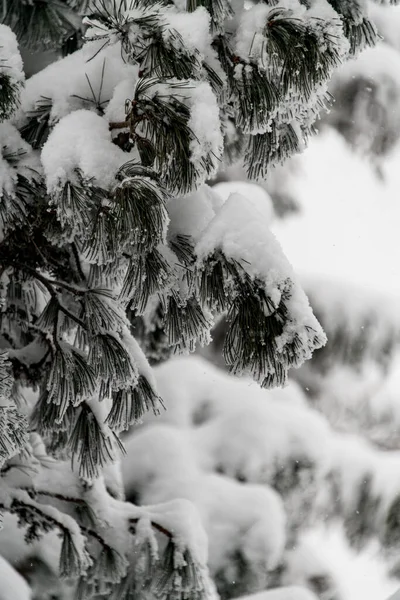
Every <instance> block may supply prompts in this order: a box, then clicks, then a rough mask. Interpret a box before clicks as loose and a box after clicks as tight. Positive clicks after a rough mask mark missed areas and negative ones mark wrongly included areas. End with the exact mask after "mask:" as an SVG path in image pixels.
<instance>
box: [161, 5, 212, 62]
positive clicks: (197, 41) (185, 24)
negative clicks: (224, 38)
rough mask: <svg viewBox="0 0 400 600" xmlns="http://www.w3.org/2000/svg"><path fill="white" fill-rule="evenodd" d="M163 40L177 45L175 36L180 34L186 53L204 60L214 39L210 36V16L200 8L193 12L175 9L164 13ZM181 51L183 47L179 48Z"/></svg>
mask: <svg viewBox="0 0 400 600" xmlns="http://www.w3.org/2000/svg"><path fill="white" fill-rule="evenodd" d="M163 25H164V26H163V34H162V35H163V39H164V41H165V42H166V43H170V44H172V45H174V44H175V39H174V34H175V32H178V33H179V35H180V37H181V39H182V41H183V44H184V48H185V51H186V52H188V53H191V54H199V55H200V56H199V58H200V59H201V60H204V58H205V56H206V55H207V53H208V52H209V46H210V45H211V42H212V39H211V35H210V14H209V12H208V11H207V10H206V9H205V8H204V7H203V6H199V7H198V8H196V10H195V11H193V12H190V13H189V12H178V11H176V10H175V9H169V10H166V11H165V12H164V13H163ZM177 50H178V51H179V50H181V46H178V47H177Z"/></svg>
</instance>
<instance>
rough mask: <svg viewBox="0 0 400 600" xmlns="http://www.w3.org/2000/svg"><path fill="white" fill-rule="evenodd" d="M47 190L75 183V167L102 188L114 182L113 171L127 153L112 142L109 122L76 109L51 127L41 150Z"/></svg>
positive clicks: (124, 160) (125, 159) (125, 160)
mask: <svg viewBox="0 0 400 600" xmlns="http://www.w3.org/2000/svg"><path fill="white" fill-rule="evenodd" d="M41 160H42V164H43V169H44V173H45V176H46V184H47V189H48V191H49V193H55V192H57V191H58V189H59V188H60V187H62V186H63V185H64V184H65V183H66V182H67V181H72V182H74V180H75V178H76V175H75V170H76V169H79V170H80V171H81V172H82V174H83V176H84V177H86V178H88V179H91V178H94V179H95V184H96V185H98V186H100V187H103V188H104V189H108V188H110V187H111V186H112V185H113V184H114V182H115V174H116V172H117V171H118V169H119V167H121V165H122V164H124V163H125V162H127V155H126V153H124V152H123V151H122V150H121V149H120V148H119V147H118V146H117V145H115V144H113V143H112V141H111V134H110V131H109V129H108V123H107V121H106V120H105V119H104V118H103V117H100V116H99V115H96V114H95V113H93V112H91V111H89V110H76V111H74V112H73V113H71V114H70V115H68V116H66V117H64V118H63V119H62V120H61V121H60V122H59V123H58V124H57V125H56V126H55V127H54V129H53V131H52V133H51V134H50V136H49V139H48V140H47V142H46V144H45V145H44V147H43V150H42V153H41Z"/></svg>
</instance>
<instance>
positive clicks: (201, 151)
mask: <svg viewBox="0 0 400 600" xmlns="http://www.w3.org/2000/svg"><path fill="white" fill-rule="evenodd" d="M189 98H190V101H189V102H190V119H189V123H188V126H189V128H190V130H191V131H192V132H193V134H194V138H195V139H193V140H192V141H191V143H190V151H191V156H190V160H191V162H192V163H193V164H194V165H195V166H196V169H197V170H198V171H199V172H200V173H203V180H204V181H205V180H206V179H208V178H209V177H212V176H213V175H215V173H216V172H217V170H218V167H219V164H220V160H221V157H222V150H223V136H222V131H221V125H220V119H219V107H218V103H217V99H216V97H215V94H214V93H213V91H212V89H211V87H210V85H209V84H208V83H206V82H204V81H203V82H200V83H197V84H196V85H195V86H193V87H192V88H191V89H189ZM205 156H210V158H211V162H212V167H213V170H212V171H208V172H205V171H204V167H203V166H202V165H203V162H204V157H205Z"/></svg>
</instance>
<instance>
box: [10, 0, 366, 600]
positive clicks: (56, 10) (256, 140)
mask: <svg viewBox="0 0 400 600" xmlns="http://www.w3.org/2000/svg"><path fill="white" fill-rule="evenodd" d="M68 6H69V8H71V9H72V10H75V9H77V10H79V11H82V12H87V16H86V17H85V19H84V26H85V28H86V31H85V39H86V42H85V44H84V45H83V47H82V48H81V49H79V50H77V51H75V52H74V53H72V54H71V55H70V56H68V57H66V58H64V59H63V60H61V61H59V62H55V63H54V64H52V65H50V66H49V67H47V68H46V69H44V70H43V71H41V72H40V73H38V74H37V75H35V76H34V77H32V78H31V79H29V80H28V81H26V82H25V85H24V77H23V72H22V62H21V59H20V56H19V53H18V48H17V37H18V38H19V39H20V41H21V42H23V43H26V44H28V45H31V46H32V47H34V48H35V47H41V45H42V44H43V43H44V44H47V42H48V43H49V44H53V42H54V44H57V43H58V41H59V40H60V39H61V38H65V39H66V38H68V36H69V35H70V33H71V29H70V27H69V26H68V24H67V23H69V21H68V19H67V17H66V13H65V10H66V9H68ZM364 8H365V7H364V3H363V2H358V1H356V2H349V1H348V0H330V1H329V2H328V1H327V0H315V1H308V0H302V1H297V0H296V1H295V0H293V1H290V2H289V1H287V0H284V1H275V0H273V1H272V0H271V1H269V2H261V3H258V4H255V5H252V6H246V7H244V5H243V3H241V2H236V1H235V2H229V1H228V0H188V2H187V3H186V2H182V1H180V0H176V2H169V1H168V0H160V1H159V2H152V1H148V0H132V1H130V2H128V1H126V0H122V1H121V2H119V1H110V2H109V1H107V0H102V1H100V2H98V3H94V4H93V5H90V6H86V4H85V5H82V6H81V5H79V6H78V4H77V3H70V4H68V5H66V7H64V5H63V4H59V3H55V2H50V1H49V2H38V1H36V0H34V1H33V2H32V3H31V4H29V5H26V4H25V3H24V2H11V3H4V4H3V21H4V23H5V24H4V25H1V29H0V57H1V62H0V77H1V87H0V118H1V120H2V122H1V124H0V139H1V163H0V164H1V170H0V185H1V190H2V192H1V197H0V299H1V300H0V307H1V329H0V386H1V387H0V398H1V402H0V453H1V461H2V467H1V480H0V506H1V509H2V510H3V511H8V512H11V513H13V514H15V515H17V517H18V519H19V522H20V523H21V524H22V525H23V526H25V527H26V532H27V533H26V539H27V541H28V542H33V541H35V540H36V539H38V538H39V537H40V536H41V535H43V534H44V533H46V532H48V531H49V530H52V529H56V530H57V531H58V533H59V535H60V538H61V554H60V573H61V575H62V576H64V577H66V578H69V579H73V580H76V581H77V582H78V588H77V596H76V597H77V598H90V597H104V596H107V595H108V596H109V595H110V594H113V597H115V598H116V599H117V598H118V599H120V600H125V599H126V600H127V599H128V598H135V599H137V600H142V599H143V600H145V599H146V600H147V599H148V598H161V599H168V600H185V599H189V598H190V599H193V600H206V599H209V598H213V597H215V591H214V588H213V584H212V582H211V580H210V578H209V576H208V573H207V569H206V549H205V547H206V542H205V535H204V532H203V530H202V527H201V526H200V525H199V524H198V519H197V517H196V514H195V512H194V510H193V508H192V507H191V505H190V504H188V503H186V502H184V501H182V502H178V501H174V502H168V503H166V504H163V505H156V506H150V507H136V506H134V505H132V504H129V503H126V502H124V501H123V494H122V492H121V490H120V489H119V487H118V485H117V484H116V483H115V480H113V479H112V476H111V474H112V468H111V466H110V465H112V464H113V463H114V462H115V461H116V460H117V459H118V457H119V456H120V454H121V453H123V444H122V441H121V439H120V436H121V433H122V432H124V431H125V430H127V429H128V428H129V427H130V426H131V425H132V424H134V423H137V422H138V421H140V419H141V418H142V416H143V415H144V414H145V413H146V411H149V410H151V411H153V412H155V413H157V412H158V411H162V410H164V406H163V401H162V398H160V397H159V394H158V392H157V389H156V384H155V380H154V377H153V374H152V370H151V367H150V364H149V362H148V360H147V358H148V359H149V360H150V362H157V361H159V360H161V359H163V358H165V357H167V356H169V355H170V354H173V353H182V352H191V351H193V350H194V349H195V347H196V343H200V344H206V343H207V342H208V341H209V339H210V330H211V328H212V325H213V321H214V319H215V317H216V316H218V315H219V314H221V313H223V312H225V313H227V318H228V323H229V327H228V331H227V335H226V338H225V341H224V349H223V353H224V359H225V361H226V363H227V365H228V366H229V368H230V370H231V371H232V372H233V373H234V374H249V375H251V376H252V377H253V378H254V379H255V380H256V381H257V382H258V383H260V384H261V386H263V387H267V388H269V387H273V386H277V385H283V384H284V383H285V381H286V378H287V372H288V369H289V368H290V367H298V366H300V365H301V364H302V363H303V362H304V360H306V359H308V358H310V356H311V354H312V352H313V350H314V349H316V348H319V347H320V346H321V345H323V344H324V343H325V335H324V333H323V331H322V329H321V328H320V325H319V324H318V322H317V320H316V319H315V317H314V315H313V314H312V311H311V309H310V306H309V304H308V301H307V298H306V296H305V294H304V292H303V291H302V289H301V287H300V285H299V283H298V281H297V280H296V277H295V274H294V273H293V271H292V269H291V267H290V265H289V264H288V262H287V260H286V258H285V257H284V255H283V254H282V251H281V249H280V247H279V245H278V244H277V242H276V241H275V239H274V238H273V236H272V235H271V233H270V232H269V230H268V225H267V223H266V219H265V208H264V207H263V205H262V204H260V203H258V202H256V201H255V200H253V199H251V198H245V197H242V196H240V195H234V196H232V197H230V198H229V199H228V200H227V201H226V202H225V203H222V202H221V200H220V198H219V197H218V195H216V194H215V193H214V192H213V191H212V189H210V188H209V187H208V186H207V184H206V181H207V180H208V179H209V178H210V177H212V176H213V175H215V173H216V172H217V170H218V169H219V167H220V165H221V164H223V163H225V162H229V161H231V160H234V159H235V158H236V157H238V156H243V157H244V162H245V165H246V169H247V174H248V177H249V178H252V179H255V178H262V177H264V176H265V175H266V173H267V171H268V169H269V168H271V167H272V166H273V165H274V164H278V163H281V162H282V161H283V160H285V159H286V158H287V157H288V156H290V155H291V154H293V153H295V152H298V151H300V150H301V149H302V148H303V147H304V144H305V143H306V140H307V138H308V136H309V135H311V134H312V133H313V127H314V122H315V120H316V118H317V116H318V114H319V112H320V111H321V110H322V109H324V108H326V107H327V105H328V104H329V96H328V95H327V83H328V81H329V78H330V77H331V75H332V73H333V72H334V70H335V69H336V68H337V67H338V66H339V65H340V64H341V62H343V61H344V60H346V59H348V58H351V57H352V56H353V55H354V54H355V53H357V52H358V51H359V50H361V49H363V48H364V47H365V46H368V45H373V44H374V43H375V40H376V36H377V32H376V29H375V27H374V25H373V24H372V22H371V21H370V20H369V19H368V16H367V14H366V12H365V10H364ZM7 25H10V26H11V27H13V28H15V30H16V35H17V37H16V35H15V34H13V33H12V32H11V30H10V29H9V28H8V26H7ZM27 31H29V38H28V39H26V40H25V42H24V35H26V32H27ZM146 357H147V358H146ZM26 387H33V388H34V389H35V390H37V391H38V396H39V397H38V400H37V401H36V402H35V403H34V405H33V406H26V405H24V403H23V400H22V398H21V390H22V389H23V388H26ZM71 463H72V468H71Z"/></svg>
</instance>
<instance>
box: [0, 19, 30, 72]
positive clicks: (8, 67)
mask: <svg viewBox="0 0 400 600" xmlns="http://www.w3.org/2000/svg"><path fill="white" fill-rule="evenodd" d="M0 40H1V42H0V56H1V60H0V75H7V76H8V77H10V79H11V81H13V82H15V83H22V82H23V81H24V79H25V75H24V69H23V64H22V58H21V55H20V53H19V50H18V41H17V36H16V35H15V33H14V32H13V31H12V30H11V29H10V28H9V27H7V25H3V24H0Z"/></svg>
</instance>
